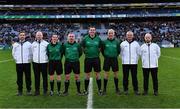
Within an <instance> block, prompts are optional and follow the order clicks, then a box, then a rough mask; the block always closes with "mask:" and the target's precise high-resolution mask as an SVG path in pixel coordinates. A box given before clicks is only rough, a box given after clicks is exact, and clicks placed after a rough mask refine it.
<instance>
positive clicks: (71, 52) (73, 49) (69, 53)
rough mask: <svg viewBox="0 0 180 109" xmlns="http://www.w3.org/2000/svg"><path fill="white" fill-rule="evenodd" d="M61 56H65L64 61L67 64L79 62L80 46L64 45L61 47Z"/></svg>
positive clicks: (74, 44)
mask: <svg viewBox="0 0 180 109" xmlns="http://www.w3.org/2000/svg"><path fill="white" fill-rule="evenodd" d="M63 54H64V55H65V60H66V61H69V62H75V61H79V58H80V56H81V55H82V49H81V46H80V44H78V43H76V42H74V43H72V44H71V43H69V42H67V43H65V44H64V45H63Z"/></svg>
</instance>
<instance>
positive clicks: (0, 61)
mask: <svg viewBox="0 0 180 109" xmlns="http://www.w3.org/2000/svg"><path fill="white" fill-rule="evenodd" d="M12 60H13V59H7V60H2V61H0V63H4V62H9V61H12Z"/></svg>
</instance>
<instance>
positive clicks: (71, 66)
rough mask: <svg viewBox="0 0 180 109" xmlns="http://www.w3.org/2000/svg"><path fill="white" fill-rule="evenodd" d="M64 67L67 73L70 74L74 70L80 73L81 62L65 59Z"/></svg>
mask: <svg viewBox="0 0 180 109" xmlns="http://www.w3.org/2000/svg"><path fill="white" fill-rule="evenodd" d="M64 69H65V74H70V73H71V72H72V71H73V72H74V73H75V74H80V62H79V61H76V62H69V61H65V64H64Z"/></svg>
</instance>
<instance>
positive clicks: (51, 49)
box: [47, 34, 63, 96]
mask: <svg viewBox="0 0 180 109" xmlns="http://www.w3.org/2000/svg"><path fill="white" fill-rule="evenodd" d="M62 51H63V50H62V45H61V43H59V42H58V36H57V35H55V34H54V35H52V37H51V43H50V44H49V45H48V46H47V55H48V58H49V75H50V86H51V91H50V95H51V96H52V95H53V94H54V72H55V71H56V73H57V94H58V95H60V87H61V74H62V72H63V71H62V62H61V59H62Z"/></svg>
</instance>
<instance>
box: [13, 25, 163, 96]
mask: <svg viewBox="0 0 180 109" xmlns="http://www.w3.org/2000/svg"><path fill="white" fill-rule="evenodd" d="M25 37H26V34H25V32H20V33H19V41H18V42H15V43H14V44H13V49H12V55H13V58H14V60H15V62H16V72H17V85H18V93H17V95H18V96H21V95H22V94H23V73H24V74H25V82H26V88H27V95H32V92H31V62H32V65H33V71H34V78H35V93H34V95H35V96H38V95H40V77H41V75H42V79H43V94H44V95H47V92H48V73H49V75H50V95H51V96H52V95H53V94H54V73H55V72H56V74H57V80H56V82H57V94H58V95H59V96H60V95H62V96H67V95H68V89H69V85H70V73H71V72H72V71H73V72H74V74H75V76H74V78H75V83H76V86H77V95H88V86H89V82H90V73H91V72H92V69H93V70H94V72H95V74H96V82H97V86H98V95H106V87H107V83H108V77H109V71H110V69H112V71H113V73H114V84H115V93H116V94H117V95H120V94H122V93H121V92H120V89H119V87H118V72H119V65H118V56H119V55H120V56H121V59H122V71H123V88H124V94H125V95H128V77H129V72H131V76H132V84H133V89H134V94H135V95H140V93H139V89H138V80H137V67H138V58H139V57H141V59H142V70H143V78H144V79H143V82H144V84H143V86H144V92H143V93H142V94H143V95H147V94H148V83H149V75H150V73H151V76H152V80H153V89H154V95H155V96H157V95H158V76H157V75H158V58H159V57H160V47H159V46H158V45H157V44H156V43H152V42H151V41H152V36H151V34H149V33H147V34H145V36H144V40H145V43H144V44H143V45H142V46H140V45H139V44H138V42H137V41H135V40H134V36H133V32H132V31H128V32H127V33H126V40H125V41H123V42H122V43H120V42H119V41H118V40H117V39H116V38H115V31H114V30H113V29H109V30H108V34H107V39H106V40H105V41H102V40H101V39H100V38H99V36H98V35H97V34H96V28H95V27H90V28H89V33H88V35H86V36H85V37H84V38H83V39H82V41H81V43H77V42H76V41H75V35H74V34H73V33H70V34H68V36H67V42H66V43H64V44H61V43H60V42H59V40H58V36H57V35H56V34H53V35H52V37H51V40H50V43H48V42H47V41H45V40H43V34H42V32H40V31H38V32H36V36H35V38H36V40H35V41H34V42H33V43H32V44H31V43H30V42H28V41H26V40H25ZM100 52H101V53H102V54H103V56H104V63H103V70H104V71H105V73H104V83H103V85H104V87H103V90H102V88H101V77H100V72H101V61H100ZM82 53H84V54H85V59H84V72H85V80H84V86H85V87H84V91H83V92H81V88H80V61H79V59H80V57H81V55H82ZM63 56H64V57H65V62H64V63H63V64H62V57H63ZM63 65H64V73H65V82H64V86H65V88H64V91H63V92H62V93H61V91H60V90H61V75H62V73H63V67H62V66H63Z"/></svg>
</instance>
